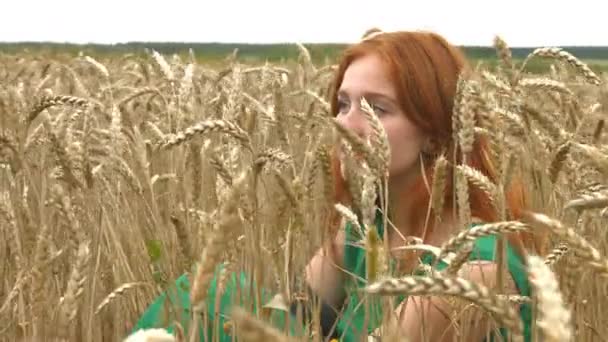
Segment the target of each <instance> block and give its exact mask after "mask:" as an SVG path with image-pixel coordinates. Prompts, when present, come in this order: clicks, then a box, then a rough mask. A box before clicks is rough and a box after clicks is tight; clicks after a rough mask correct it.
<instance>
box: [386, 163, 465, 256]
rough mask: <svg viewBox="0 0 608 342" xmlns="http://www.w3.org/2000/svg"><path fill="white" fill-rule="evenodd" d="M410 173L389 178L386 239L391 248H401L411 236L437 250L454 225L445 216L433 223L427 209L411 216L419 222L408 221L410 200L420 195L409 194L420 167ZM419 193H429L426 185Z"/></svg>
mask: <svg viewBox="0 0 608 342" xmlns="http://www.w3.org/2000/svg"><path fill="white" fill-rule="evenodd" d="M412 171H413V172H409V173H407V174H402V175H398V176H394V177H391V178H390V179H389V183H388V187H389V211H390V213H391V224H390V225H389V227H390V229H389V231H388V237H389V243H390V245H391V249H395V248H398V247H401V246H403V245H404V244H406V243H407V241H408V240H410V239H411V237H416V238H419V239H422V243H424V244H427V245H433V246H436V247H440V246H441V245H442V244H443V243H444V242H445V241H447V239H449V237H450V236H451V234H452V233H453V229H454V226H455V222H454V220H453V219H451V218H449V217H443V218H442V220H441V221H440V222H436V221H435V218H434V215H433V213H432V212H431V211H430V210H428V208H427V206H423V207H421V208H420V210H423V211H424V212H416V213H414V214H415V215H417V216H418V217H421V220H416V221H418V222H414V220H412V218H411V216H410V215H411V214H412V208H413V206H414V205H416V203H415V202H414V201H415V200H416V199H419V198H420V196H419V195H413V194H412V193H411V192H412V191H413V190H414V189H413V187H414V185H415V182H416V181H417V179H419V177H420V176H421V175H422V172H421V170H420V168H417V169H416V170H412ZM428 187H430V184H428ZM416 191H418V190H416ZM423 191H430V190H427V186H425V187H424V190H423ZM425 197H426V196H425ZM429 197H430V195H429ZM429 224H433V225H434V227H433V229H428V226H429Z"/></svg>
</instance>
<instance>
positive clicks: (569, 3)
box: [0, 0, 608, 46]
mask: <svg viewBox="0 0 608 342" xmlns="http://www.w3.org/2000/svg"><path fill="white" fill-rule="evenodd" d="M603 3H608V1H606V0H555V1H550V0H501V1H497V0H488V1H471V0H455V1H454V0H452V1H450V0H444V1H439V0H415V1H412V0H395V1H388V0H373V1H372V0H367V1H365V2H363V1H361V2H358V1H354V0H350V1H347V0H300V1H292V0H283V1H281V0H257V1H256V0H249V1H248V0H213V1H205V0H198V1H195V0H165V1H154V0H148V1H143V0H130V1H129V0H103V1H90V0H80V1H68V0H54V1H47V0H4V1H2V6H1V9H2V12H3V16H2V19H0V41H56V42H74V43H87V42H96V43H119V42H127V41H185V42H211V41H213V42H251V43H256V42H296V41H298V42H304V43H307V42H345V43H349V42H354V41H356V40H358V39H359V37H360V35H361V34H362V33H363V32H364V31H365V30H366V29H368V28H370V27H372V26H377V27H380V28H382V29H384V30H433V31H436V32H438V33H440V34H442V35H444V36H445V37H446V38H448V40H450V41H451V42H452V43H455V44H465V45H491V44H492V38H493V37H494V35H496V34H499V35H501V36H502V37H503V38H504V39H505V40H506V41H507V43H508V44H509V45H511V46H538V45H543V46H550V45H608V24H606V22H607V20H608V11H607V5H604V4H603Z"/></svg>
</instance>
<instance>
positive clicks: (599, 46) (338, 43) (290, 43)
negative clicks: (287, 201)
mask: <svg viewBox="0 0 608 342" xmlns="http://www.w3.org/2000/svg"><path fill="white" fill-rule="evenodd" d="M0 44H62V45H77V46H87V45H101V46H116V45H128V44H180V45H188V44H194V45H199V44H220V45H296V44H302V45H352V44H356V42H323V41H321V42H315V41H308V42H303V41H301V42H296V41H289V42H287V41H277V42H239V41H230V42H222V41H200V42H196V41H183V42H182V41H161V40H158V41H142V40H133V41H126V42H116V43H108V42H103V43H102V42H86V43H81V42H70V41H52V40H21V41H2V40H0ZM453 45H454V46H460V47H481V48H494V46H493V45H491V44H487V45H480V44H453ZM539 47H562V48H563V47H595V48H605V47H608V45H589V44H587V45H585V44H580V45H579V44H575V45H573V44H560V45H550V44H547V45H513V46H509V48H511V49H530V48H539Z"/></svg>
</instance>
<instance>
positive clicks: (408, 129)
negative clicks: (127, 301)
mask: <svg viewBox="0 0 608 342" xmlns="http://www.w3.org/2000/svg"><path fill="white" fill-rule="evenodd" d="M466 72H467V66H466V63H465V58H464V57H463V55H462V53H461V52H460V51H459V50H458V49H457V48H455V47H453V46H451V45H450V44H449V43H448V42H446V40H445V39H443V38H442V37H441V36H439V35H437V34H434V33H427V32H392V33H382V32H379V31H370V34H369V35H368V36H367V37H365V39H363V40H362V41H361V42H359V43H357V44H355V45H353V46H351V47H349V48H348V49H347V50H346V51H345V53H344V55H343V58H342V59H341V62H340V64H339V67H338V71H337V75H336V79H335V83H334V88H333V91H332V95H331V108H332V113H333V114H334V115H335V116H336V117H337V120H338V122H339V123H341V124H342V125H343V126H344V127H346V128H348V129H350V130H352V131H354V132H355V133H357V134H358V135H360V136H361V137H366V136H368V135H369V134H371V128H370V126H369V124H368V121H367V120H366V118H365V116H364V113H363V111H362V109H361V108H360V103H361V99H362V98H365V99H366V100H367V101H368V102H369V103H370V104H371V106H372V108H373V109H374V112H375V113H376V114H377V115H378V117H379V119H380V122H381V123H382V125H383V127H384V129H385V131H386V133H387V137H388V141H389V144H390V149H391V160H390V166H389V181H388V186H389V194H390V207H391V208H392V209H391V213H392V215H391V223H392V227H395V229H391V230H390V231H387V232H386V235H383V236H387V237H388V239H389V241H388V243H389V246H390V247H392V248H397V247H399V246H402V245H403V244H404V243H405V241H403V240H401V238H400V237H401V236H415V237H419V238H421V239H422V240H423V242H424V243H425V244H430V245H435V246H441V245H442V244H443V243H444V242H445V241H446V240H447V239H448V238H449V237H450V235H452V234H454V233H455V232H457V231H459V230H461V228H460V227H459V225H458V222H457V217H454V215H453V213H454V212H455V211H454V205H455V204H454V203H453V202H454V201H453V200H452V196H451V194H452V192H453V189H452V184H451V182H450V181H449V180H450V177H448V184H447V186H446V192H445V195H446V196H445V210H444V212H443V214H442V215H441V216H442V217H441V220H437V222H439V223H436V224H434V222H433V220H430V221H429V220H426V216H427V208H428V206H429V200H430V194H429V190H428V188H427V185H426V184H427V183H425V178H426V182H432V170H433V166H434V161H435V158H436V157H437V155H438V154H439V153H445V154H446V156H451V155H453V153H454V150H455V149H456V148H457V146H456V144H455V142H454V141H453V140H452V109H453V103H454V97H455V93H456V88H457V82H458V78H459V75H460V74H462V73H466ZM487 146H488V144H487V142H486V141H485V140H484V139H483V137H477V138H476V139H475V142H474V144H473V150H472V152H471V153H469V154H468V155H467V158H466V160H467V164H468V165H469V166H471V167H474V168H476V169H477V170H479V171H480V172H481V173H483V174H484V175H486V176H487V177H489V178H490V179H491V180H495V179H496V175H495V171H494V168H493V166H492V165H491V163H490V161H489V159H488V158H487V156H488V155H489V151H488V150H487V149H488V147H487ZM510 184H511V187H510V188H509V189H507V191H506V197H507V204H508V205H507V207H508V214H509V216H510V218H511V219H517V218H518V215H519V213H520V212H521V211H522V210H523V209H524V204H525V203H524V196H523V191H522V187H521V184H520V183H519V182H518V181H517V180H513V181H511V182H510ZM345 188H346V187H345V186H344V180H341V181H339V182H338V184H337V194H338V199H337V200H338V201H340V202H347V201H348V198H349V197H350V196H349V195H348V193H347V192H346V190H345ZM470 204H471V216H472V217H474V218H475V219H477V220H479V221H482V222H492V221H496V220H497V219H498V216H499V215H498V213H497V212H496V211H495V209H494V208H493V206H492V205H491V202H490V199H489V198H487V195H486V194H485V193H484V192H483V191H480V190H479V189H475V188H471V190H470ZM380 221H381V220H377V221H376V222H377V223H378V224H379V225H381V222H380ZM379 228H380V229H383V228H382V227H379ZM352 240H353V234H352V231H351V227H350V226H347V227H346V228H345V229H339V230H338V233H337V234H336V236H335V237H333V240H332V241H331V245H332V248H329V249H320V250H319V251H318V252H317V254H316V255H315V256H314V257H313V258H312V260H311V261H310V263H309V265H308V267H307V268H306V280H307V283H308V285H309V288H310V290H311V293H312V294H313V295H314V296H316V297H317V298H318V299H320V301H321V302H322V303H323V305H322V307H321V328H322V331H323V333H324V335H325V336H331V337H334V338H338V339H339V340H343V341H355V340H359V339H360V338H362V337H365V336H367V335H369V334H370V333H371V332H372V331H373V330H374V329H376V328H377V327H378V324H379V323H380V322H379V321H378V320H377V321H375V322H374V320H373V319H371V320H370V315H369V312H367V313H366V305H361V298H360V297H359V296H358V295H357V288H360V287H362V286H363V285H364V284H365V282H364V281H361V279H365V277H366V271H365V265H366V263H365V260H364V259H365V251H364V250H363V249H361V248H359V247H355V244H353V243H352V242H354V241H352ZM538 246H539V241H538V240H537V239H536V238H534V237H532V236H530V235H525V234H521V233H517V234H511V235H509V236H508V238H507V244H506V247H507V248H506V256H507V258H506V265H507V266H508V267H507V270H508V272H507V276H506V277H505V284H506V287H505V288H506V289H507V290H508V291H509V292H507V293H511V294H519V295H524V296H528V295H530V287H529V284H528V281H527V275H526V272H525V261H524V260H525V257H526V255H527V254H528V253H538V252H539V250H538V249H537V248H538ZM495 250H496V237H494V236H489V237H483V238H479V239H478V240H476V241H475V245H474V250H473V253H471V255H472V257H471V259H470V261H469V262H468V263H466V264H465V265H464V266H463V267H462V274H463V277H466V278H468V279H469V280H471V281H474V282H478V283H480V284H483V285H485V286H487V287H490V288H493V287H495V286H496V284H495V280H496V279H497V272H498V269H499V267H498V265H497V263H496V256H495V254H496V253H495ZM427 256H428V255H427ZM427 256H423V257H422V261H423V263H429V264H430V263H432V262H433V260H432V257H431V258H430V259H429V258H426V257H427ZM444 266H445V265H444ZM437 267H439V268H441V267H442V264H441V263H440V264H438V265H437ZM242 281H243V279H241V283H242ZM179 282H181V285H182V286H177V289H178V290H177V291H178V293H177V294H176V295H175V297H174V300H176V301H177V302H178V303H181V305H183V306H184V307H186V308H189V303H188V296H187V292H185V294H184V293H182V294H180V292H183V291H185V290H187V289H188V282H187V279H185V278H184V277H182V278H180V279H179V280H178V283H179ZM353 290H354V291H353ZM213 291H214V289H213V288H212V291H211V292H210V293H213ZM227 295H229V294H227ZM227 295H225V296H227ZM165 298H166V295H163V296H161V297H160V298H159V299H158V300H157V301H156V302H155V303H154V304H153V305H152V306H151V307H150V308H149V309H148V310H147V312H146V313H145V314H144V316H143V317H142V319H141V320H140V322H139V323H138V325H137V327H136V329H140V328H151V327H156V326H157V325H158V321H159V312H160V310H161V307H162V305H163V302H164V301H165ZM211 298H213V297H211ZM228 304H229V303H227V304H226V305H228ZM397 304H398V305H397V307H395V311H396V313H397V317H399V326H400V327H401V328H402V331H403V334H404V335H405V336H407V337H408V338H409V340H410V341H421V340H422V339H425V340H428V341H443V340H445V341H452V340H454V338H455V330H454V327H453V326H451V317H448V316H447V315H446V311H447V310H445V308H446V305H447V304H446V303H445V302H444V301H443V300H442V299H439V298H435V297H415V296H414V297H409V298H407V300H404V301H402V302H401V303H397ZM223 309H224V308H223V307H222V308H220V311H222V310H223ZM228 309H229V308H226V310H228ZM208 311H209V313H210V314H213V312H214V308H210V309H209V310H208ZM337 311H339V313H337ZM227 313H228V312H225V314H227ZM519 313H520V315H521V318H522V323H523V324H524V332H525V340H526V341H529V340H530V320H531V312H530V307H529V306H528V305H522V306H521V307H520V310H519ZM305 316H309V315H305ZM480 317H485V316H483V315H480ZM210 318H211V317H210ZM211 321H212V320H211ZM185 322H186V323H187V322H188V318H187V317H186V318H185ZM169 323H170V322H169ZM473 324H477V326H475V327H473V329H469V330H471V331H472V332H473V334H472V335H471V336H466V337H465V339H466V340H467V341H483V340H484V339H485V338H486V335H487V331H488V329H487V326H488V324H489V322H488V321H486V320H484V319H480V320H479V321H477V322H473ZM161 326H162V324H161ZM163 327H164V326H163ZM502 333H505V332H504V331H502ZM493 336H496V333H494V335H493ZM460 337H461V338H462V337H463V336H460ZM225 338H226V340H230V338H229V336H225ZM221 340H224V337H222V338H221Z"/></svg>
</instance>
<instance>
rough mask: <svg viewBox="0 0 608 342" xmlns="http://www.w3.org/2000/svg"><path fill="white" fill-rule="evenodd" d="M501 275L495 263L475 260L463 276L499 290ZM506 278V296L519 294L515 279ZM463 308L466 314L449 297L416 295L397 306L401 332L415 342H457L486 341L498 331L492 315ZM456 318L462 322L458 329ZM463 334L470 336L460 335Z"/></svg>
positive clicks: (462, 271)
mask: <svg viewBox="0 0 608 342" xmlns="http://www.w3.org/2000/svg"><path fill="white" fill-rule="evenodd" d="M497 272H498V266H497V264H495V263H493V262H483V261H481V262H476V261H473V262H469V263H467V264H465V265H464V266H463V267H462V269H461V274H460V277H462V278H464V279H467V280H469V281H472V282H475V283H478V284H482V285H484V286H486V287H488V288H490V289H495V288H496V275H497ZM504 279H505V281H506V289H505V290H506V293H508V294H517V292H518V291H517V287H516V286H515V282H514V281H513V279H512V278H511V277H510V276H509V275H507V276H506V277H505V278H504ZM501 292H502V293H505V292H504V291H501ZM459 309H460V310H461V311H466V312H457V311H456V312H455V311H454V309H453V308H452V307H451V305H450V304H449V303H448V302H447V301H446V299H445V298H440V297H431V296H429V297H421V296H412V297H409V298H408V300H407V301H406V302H404V303H402V304H401V305H399V306H398V307H397V310H396V315H397V317H398V318H399V326H400V328H401V331H402V332H404V334H405V335H406V336H407V337H408V339H409V340H410V341H415V342H418V341H454V338H455V337H458V340H461V339H462V340H465V341H482V340H483V339H484V338H485V337H486V335H487V334H488V332H491V331H493V330H492V329H495V328H496V327H494V326H492V325H491V324H490V323H491V320H489V319H488V313H487V312H485V311H482V309H480V308H478V307H475V306H471V307H468V308H467V309H466V310H463V309H464V308H463V307H462V306H461V307H459ZM453 319H458V328H456V325H455V324H454V323H453ZM456 329H458V331H457V330H456ZM462 332H465V333H466V336H463V335H457V333H462Z"/></svg>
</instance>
